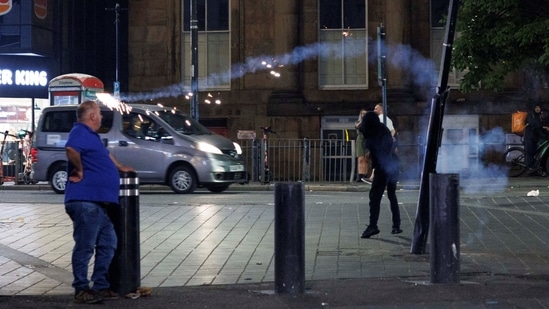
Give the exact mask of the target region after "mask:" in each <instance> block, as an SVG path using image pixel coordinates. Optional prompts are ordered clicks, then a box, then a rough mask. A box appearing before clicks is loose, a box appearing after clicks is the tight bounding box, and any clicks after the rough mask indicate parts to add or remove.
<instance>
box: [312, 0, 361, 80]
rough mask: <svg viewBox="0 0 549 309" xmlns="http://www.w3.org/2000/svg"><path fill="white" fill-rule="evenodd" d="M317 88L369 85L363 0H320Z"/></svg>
mask: <svg viewBox="0 0 549 309" xmlns="http://www.w3.org/2000/svg"><path fill="white" fill-rule="evenodd" d="M318 4H319V5H318V7H319V10H318V11H319V14H318V15H319V16H318V18H319V35H318V37H319V41H320V44H321V51H320V55H319V57H318V82H319V87H320V89H352V88H360V89H364V88H367V87H368V48H367V46H368V35H367V33H368V31H367V28H366V25H367V22H366V16H367V1H366V0H319V2H318Z"/></svg>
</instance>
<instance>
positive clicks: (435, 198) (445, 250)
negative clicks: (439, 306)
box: [429, 173, 460, 283]
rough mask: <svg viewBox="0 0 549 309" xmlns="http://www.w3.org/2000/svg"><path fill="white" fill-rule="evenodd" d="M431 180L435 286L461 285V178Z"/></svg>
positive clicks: (449, 176) (443, 176) (435, 177)
mask: <svg viewBox="0 0 549 309" xmlns="http://www.w3.org/2000/svg"><path fill="white" fill-rule="evenodd" d="M429 176H430V179H429V182H430V184H431V189H430V191H431V197H430V203H429V204H430V213H431V215H430V226H431V228H430V230H429V234H430V239H431V252H430V257H431V283H459V254H460V247H459V245H460V243H459V175H458V174H434V173H431V174H430V175H429Z"/></svg>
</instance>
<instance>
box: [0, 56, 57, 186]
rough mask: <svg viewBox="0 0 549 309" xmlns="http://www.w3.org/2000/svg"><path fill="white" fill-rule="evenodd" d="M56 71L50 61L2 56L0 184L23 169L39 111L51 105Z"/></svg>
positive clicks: (35, 57)
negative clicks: (52, 84)
mask: <svg viewBox="0 0 549 309" xmlns="http://www.w3.org/2000/svg"><path fill="white" fill-rule="evenodd" d="M55 68H56V65H55V61H54V60H53V59H51V58H48V57H40V56H15V55H2V54H0V142H1V147H0V149H1V150H2V151H1V153H0V155H1V163H2V164H0V165H1V166H2V169H1V170H0V182H4V181H5V180H6V179H9V178H14V179H15V178H16V176H17V175H18V174H19V172H21V171H22V170H23V169H24V167H23V166H24V165H25V164H26V163H25V162H26V156H22V154H24V153H26V151H25V150H26V149H28V148H29V147H30V134H31V132H33V131H34V128H35V127H36V124H37V122H38V118H39V117H40V111H41V110H42V108H44V107H46V106H48V105H49V101H48V82H49V80H50V79H51V77H52V76H55V75H56V74H55V73H56V72H55ZM22 133H25V134H22ZM26 133H28V134H26Z"/></svg>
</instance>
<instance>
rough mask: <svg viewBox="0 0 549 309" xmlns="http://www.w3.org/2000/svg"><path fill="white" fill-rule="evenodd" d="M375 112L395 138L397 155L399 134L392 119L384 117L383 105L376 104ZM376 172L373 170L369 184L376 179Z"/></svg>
mask: <svg viewBox="0 0 549 309" xmlns="http://www.w3.org/2000/svg"><path fill="white" fill-rule="evenodd" d="M374 112H375V113H376V114H377V115H378V117H379V122H381V123H384V124H385V126H387V128H388V129H389V131H390V132H391V136H392V137H393V143H394V146H393V148H394V153H395V155H396V154H397V153H398V142H397V132H396V130H395V127H394V125H393V121H392V120H391V118H389V117H385V116H383V105H382V104H381V103H378V104H376V106H375V107H374ZM374 172H375V170H372V174H371V175H370V178H369V182H372V180H373V179H374Z"/></svg>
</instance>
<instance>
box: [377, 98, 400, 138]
mask: <svg viewBox="0 0 549 309" xmlns="http://www.w3.org/2000/svg"><path fill="white" fill-rule="evenodd" d="M374 112H375V113H376V114H377V115H378V117H379V122H381V123H385V125H386V126H387V128H388V129H389V131H391V136H392V137H393V138H394V136H395V134H396V131H395V127H394V126H393V121H392V120H391V118H389V117H385V116H383V105H381V103H378V104H376V106H375V107H374ZM384 120H386V122H384Z"/></svg>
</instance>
